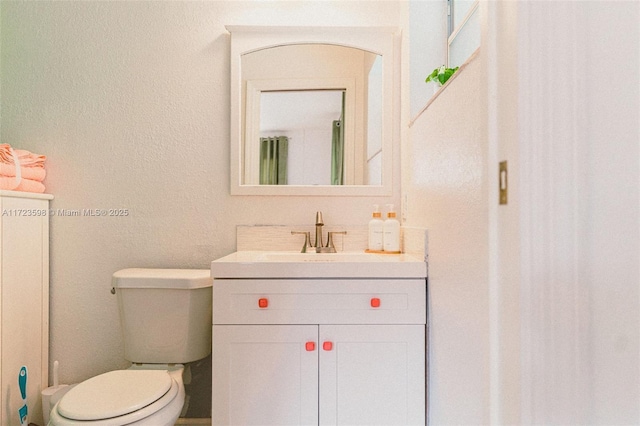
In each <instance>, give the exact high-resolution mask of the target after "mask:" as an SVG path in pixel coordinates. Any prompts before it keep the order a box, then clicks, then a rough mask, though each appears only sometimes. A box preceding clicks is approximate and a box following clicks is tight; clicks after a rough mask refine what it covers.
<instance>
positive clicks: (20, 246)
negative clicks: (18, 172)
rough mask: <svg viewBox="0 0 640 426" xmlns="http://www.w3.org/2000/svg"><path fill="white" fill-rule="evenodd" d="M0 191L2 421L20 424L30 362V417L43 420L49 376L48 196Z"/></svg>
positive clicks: (28, 383) (40, 421) (30, 419)
mask: <svg viewBox="0 0 640 426" xmlns="http://www.w3.org/2000/svg"><path fill="white" fill-rule="evenodd" d="M51 198H53V197H51V196H50V195H46V194H29V193H23V192H13V191H0V321H1V322H0V374H1V375H0V391H1V392H2V393H1V400H2V401H1V404H0V424H2V425H3V426H4V425H7V426H12V425H19V424H20V419H19V415H18V410H19V409H20V408H21V407H22V406H23V405H24V404H23V400H22V397H21V395H20V390H19V385H18V374H19V371H20V368H21V367H22V366H23V365H25V366H26V367H27V371H28V374H27V407H28V412H29V416H28V421H29V422H33V423H36V424H42V421H43V420H42V404H41V401H40V399H41V398H40V393H41V391H42V389H44V388H46V387H47V385H48V379H49V377H48V376H49V200H50V199H51Z"/></svg>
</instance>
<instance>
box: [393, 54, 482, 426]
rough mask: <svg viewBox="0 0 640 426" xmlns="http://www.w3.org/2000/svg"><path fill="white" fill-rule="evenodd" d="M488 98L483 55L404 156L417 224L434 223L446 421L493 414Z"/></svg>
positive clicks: (435, 348)
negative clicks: (490, 341)
mask: <svg viewBox="0 0 640 426" xmlns="http://www.w3.org/2000/svg"><path fill="white" fill-rule="evenodd" d="M486 98H487V94H486V77H485V75H484V73H483V68H482V61H481V58H480V57H476V59H475V60H473V61H472V62H471V63H469V64H468V66H467V67H466V68H465V69H464V70H463V71H462V72H460V74H458V76H457V77H456V79H455V80H453V81H452V82H451V83H450V84H449V85H448V86H447V87H445V88H444V89H443V92H442V93H440V95H439V97H438V98H437V99H436V100H435V101H434V102H433V103H432V104H431V105H430V106H429V108H428V109H427V110H426V111H425V112H423V113H422V115H420V116H419V117H418V119H417V120H416V121H415V123H414V124H413V126H412V127H411V129H410V140H411V148H410V151H409V152H408V153H405V155H404V157H403V158H408V160H407V161H408V163H407V164H406V167H405V168H404V170H405V172H406V173H407V175H408V176H404V179H407V180H408V183H407V186H406V188H403V194H404V195H403V196H406V197H407V202H406V209H405V211H404V214H405V215H406V216H407V225H408V226H422V227H425V228H427V229H428V230H429V318H428V321H429V330H430V331H429V387H428V395H429V402H428V405H429V421H430V422H431V423H432V424H436V425H439V424H485V423H487V422H488V421H489V349H488V348H489V304H488V201H487V199H488V197H487V191H488V188H487V185H488V180H489V178H490V177H488V176H487V172H486V169H487V165H486V164H487V129H486V122H487V102H486ZM461 99H464V102H461ZM405 182H406V181H405Z"/></svg>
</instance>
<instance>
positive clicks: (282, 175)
mask: <svg viewBox="0 0 640 426" xmlns="http://www.w3.org/2000/svg"><path fill="white" fill-rule="evenodd" d="M288 155H289V139H288V138H287V137H286V136H276V137H267V138H260V185H286V184H287V157H288Z"/></svg>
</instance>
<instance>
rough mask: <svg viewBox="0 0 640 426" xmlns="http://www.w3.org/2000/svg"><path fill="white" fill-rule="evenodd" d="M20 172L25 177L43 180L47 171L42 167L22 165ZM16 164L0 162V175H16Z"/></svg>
mask: <svg viewBox="0 0 640 426" xmlns="http://www.w3.org/2000/svg"><path fill="white" fill-rule="evenodd" d="M20 174H21V175H22V177H23V178H24V179H33V180H37V181H38V182H42V181H43V180H44V177H45V176H46V175H47V172H46V170H45V169H43V168H42V167H20ZM15 175H16V166H14V165H13V163H11V164H6V163H1V162H0V176H6V177H15Z"/></svg>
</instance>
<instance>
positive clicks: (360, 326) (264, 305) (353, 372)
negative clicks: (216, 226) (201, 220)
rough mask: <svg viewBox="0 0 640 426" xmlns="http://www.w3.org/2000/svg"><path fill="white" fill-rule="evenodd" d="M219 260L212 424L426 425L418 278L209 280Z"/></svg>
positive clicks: (421, 282)
mask: <svg viewBox="0 0 640 426" xmlns="http://www.w3.org/2000/svg"><path fill="white" fill-rule="evenodd" d="M223 259H224V258H223ZM217 266H219V265H215V262H214V264H212V276H213V278H214V281H213V389H212V391H213V392H212V393H213V403H212V424H213V425H215V426H219V425H424V424H425V364H426V363H425V325H426V279H425V276H422V277H414V276H412V277H400V278H397V277H383V278H380V277H346V278H344V277H326V276H324V277H313V276H311V277H309V276H306V277H297V278H296V277H291V276H286V277H282V278H261V277H259V276H252V277H249V278H240V277H232V278H229V277H222V278H216V274H217V273H218V272H221V269H223V268H217ZM254 266H255V265H254ZM271 266H272V265H269V267H271ZM282 266H283V267H285V268H286V270H287V271H289V272H288V273H287V272H285V273H283V274H282V275H291V271H292V270H296V268H300V267H301V268H303V269H304V266H303V265H302V266H301V265H297V266H296V265H288V266H289V267H287V265H286V263H284V262H283V264H282ZM325 266H326V268H327V271H326V272H325V273H324V274H325V275H327V274H330V272H329V271H331V270H332V269H333V270H334V271H335V270H337V269H339V268H332V264H331V263H329V264H326V265H325ZM414 266H415V265H414ZM314 267H317V265H315V266H314ZM341 267H344V265H341ZM239 269H242V267H241V266H240V268H239ZM372 269H375V268H367V269H362V265H360V268H358V270H359V271H363V270H372ZM425 270H426V268H425ZM296 274H298V273H296ZM299 274H300V275H302V274H303V273H302V272H300V273H299ZM358 274H360V275H367V274H366V273H362V272H359V273H358ZM227 275H228V274H227ZM255 275H258V274H255ZM269 275H271V276H273V271H271V273H269V274H267V276H269ZM343 275H344V274H343ZM355 275H357V274H355ZM423 275H426V274H423Z"/></svg>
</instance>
